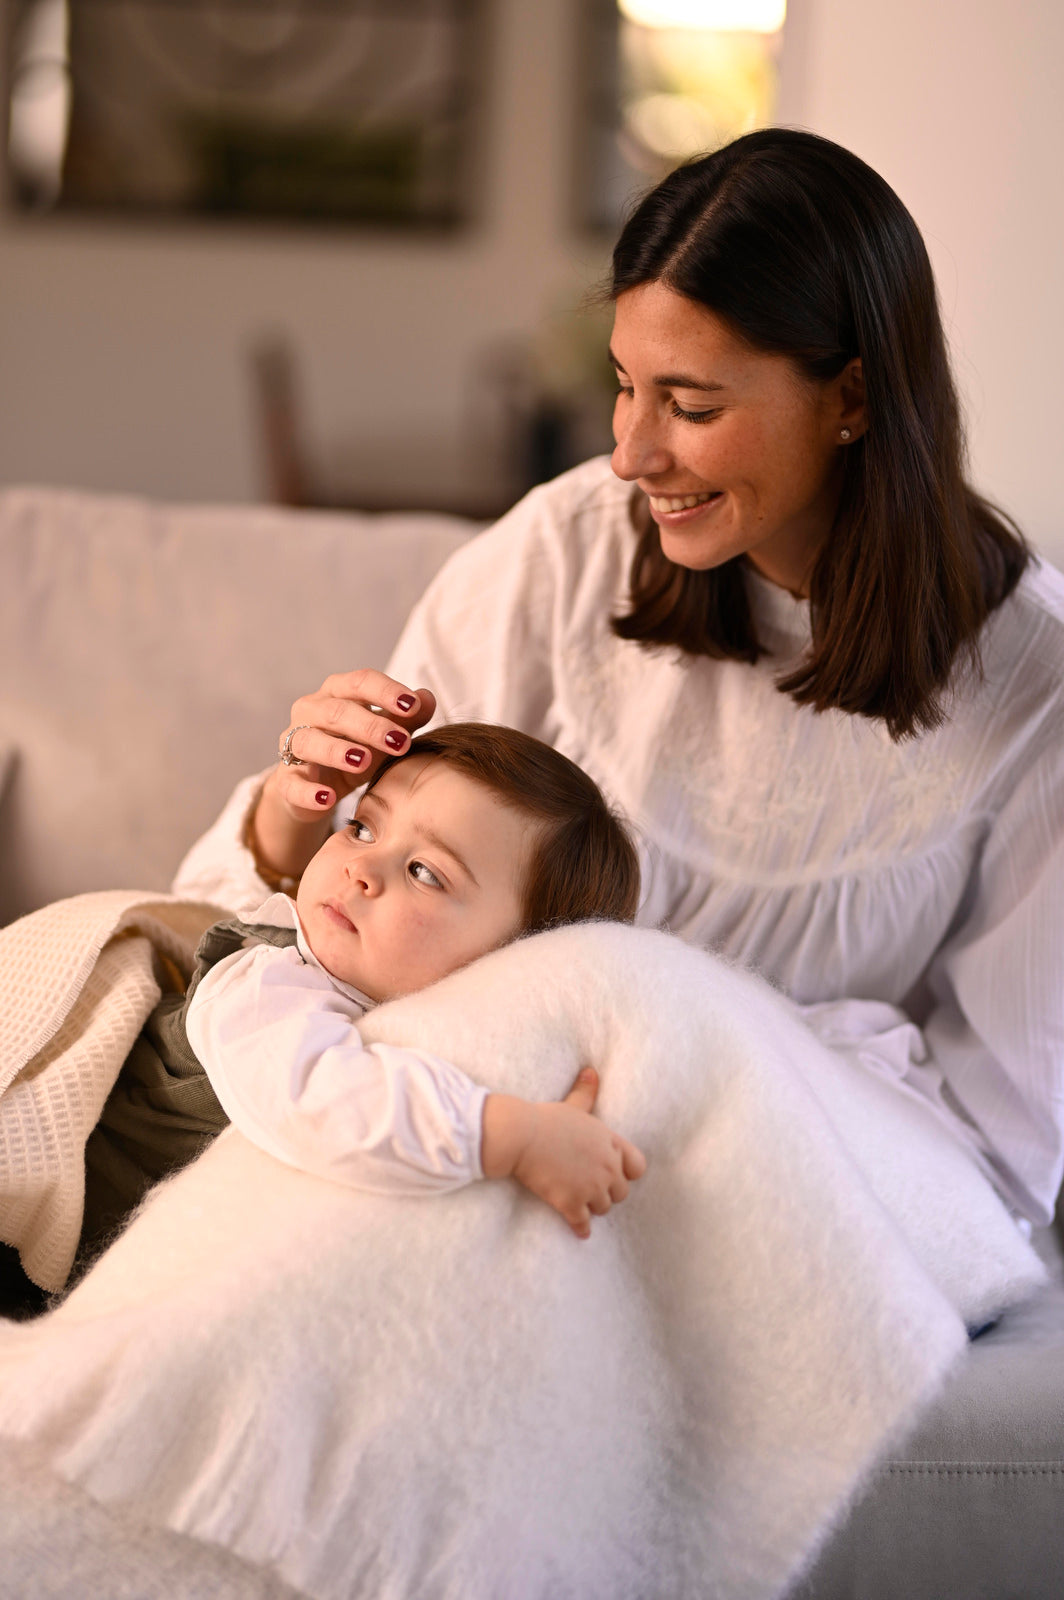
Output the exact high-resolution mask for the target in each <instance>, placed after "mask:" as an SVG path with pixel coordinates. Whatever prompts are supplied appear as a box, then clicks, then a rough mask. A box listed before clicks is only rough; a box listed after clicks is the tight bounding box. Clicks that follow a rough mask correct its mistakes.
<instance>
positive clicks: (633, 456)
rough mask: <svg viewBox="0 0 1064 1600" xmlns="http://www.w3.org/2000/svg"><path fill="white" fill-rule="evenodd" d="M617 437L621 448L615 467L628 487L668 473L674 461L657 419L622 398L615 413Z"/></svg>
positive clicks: (616, 451)
mask: <svg viewBox="0 0 1064 1600" xmlns="http://www.w3.org/2000/svg"><path fill="white" fill-rule="evenodd" d="M613 437H614V438H615V439H616V441H617V447H616V449H615V450H614V452H613V456H612V458H611V463H610V464H611V466H612V467H613V470H614V472H615V473H616V474H617V476H618V478H623V479H624V481H625V482H626V483H631V482H633V481H634V480H635V479H636V478H653V477H655V476H657V475H658V474H659V473H662V472H666V471H668V468H669V467H670V465H671V463H672V457H671V456H670V455H669V452H668V450H667V449H666V448H665V446H664V444H663V443H662V442H661V439H660V437H659V435H658V431H657V426H656V423H655V419H654V418H652V417H650V416H648V415H647V412H646V410H645V409H644V408H642V407H641V406H640V405H639V403H638V402H637V401H636V400H635V399H634V398H631V399H630V398H629V397H628V396H626V395H622V396H621V397H620V399H619V400H618V401H617V404H616V406H615V408H614V412H613Z"/></svg>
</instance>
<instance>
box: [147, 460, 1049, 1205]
mask: <svg viewBox="0 0 1064 1600" xmlns="http://www.w3.org/2000/svg"><path fill="white" fill-rule="evenodd" d="M630 498H631V490H630V488H629V487H628V486H627V485H625V484H623V483H621V482H620V481H619V480H618V479H617V478H615V477H614V475H613V473H612V472H611V470H610V466H609V462H608V460H607V459H606V458H601V459H597V460H594V461H589V462H587V463H585V464H584V465H583V466H581V467H578V468H576V469H575V470H574V471H572V472H569V473H566V474H565V475H563V476H562V477H561V478H558V479H556V480H555V481H554V482H553V483H550V484H546V485H543V486H542V487H540V488H538V489H535V490H533V491H532V493H531V494H529V495H528V496H526V498H525V499H524V500H523V501H521V502H520V504H519V505H517V506H515V507H514V509H513V510H512V511H511V512H510V513H508V515H507V516H505V517H504V518H503V519H502V520H501V521H500V522H499V523H497V524H496V525H495V527H493V528H491V529H489V530H488V531H487V532H486V533H484V534H481V535H480V536H479V537H478V538H476V539H474V540H472V541H471V542H470V543H469V544H468V545H467V546H465V547H463V548H462V549H461V550H459V551H458V552H457V554H456V555H454V556H453V557H452V558H451V560H450V561H449V562H448V563H447V565H446V566H445V567H444V568H443V570H442V571H441V572H440V574H439V575H438V576H437V578H436V579H435V580H434V582H433V583H432V584H431V585H430V587H429V589H428V591H427V593H426V594H425V596H424V597H423V599H422V600H421V602H420V603H419V604H418V606H417V607H416V608H415V610H414V612H413V614H412V615H411V618H410V620H409V622H408V624H407V627H406V629H405V631H404V633H403V636H402V638H401V640H400V642H399V644H398V646H397V648H396V650H395V653H394V655H393V658H392V661H391V663H390V665H389V667H388V671H389V672H390V673H391V674H392V675H393V676H394V677H396V678H398V679H399V680H400V681H401V682H403V683H406V684H408V685H411V686H414V687H418V686H422V685H424V686H427V687H429V688H431V689H432V690H433V691H434V693H435V694H436V696H437V698H438V700H439V714H438V720H442V721H454V720H458V719H467V718H470V719H475V720H482V721H490V722H500V723H506V724H509V725H511V726H514V727H518V728H523V729H525V730H526V731H528V732H529V733H533V734H536V735H537V736H539V737H540V738H542V739H545V740H547V741H548V742H549V743H551V744H554V745H556V746H557V748H558V749H560V750H562V751H564V753H565V754H566V755H568V756H570V757H572V759H573V760H574V761H577V762H578V763H579V764H580V765H581V766H582V767H584V768H585V769H586V770H587V771H588V772H589V773H590V774H591V776H592V777H593V778H595V779H596V781H597V782H598V783H599V784H600V786H601V787H602V788H603V790H604V791H605V792H606V794H607V795H608V796H609V797H610V799H611V800H612V801H613V803H614V804H615V805H616V806H617V807H618V808H619V809H620V810H621V811H622V812H623V813H624V814H625V815H626V816H627V817H628V818H629V819H630V821H631V822H632V824H633V826H634V828H635V830H636V833H637V836H638V839H639V842H640V850H641V858H642V867H643V879H644V888H643V896H644V898H643V903H642V907H641V910H640V913H639V921H640V922H643V923H648V924H657V925H660V926H664V927H667V928H669V929H671V930H672V931H673V932H675V933H677V934H679V935H680V936H682V937H683V938H685V939H688V940H690V941H692V942H694V943H697V944H699V945H702V946H705V947H707V948H712V949H715V950H717V951H720V952H722V953H723V954H725V955H726V956H728V957H729V958H731V959H733V960H735V961H737V962H741V963H743V964H744V965H747V966H750V967H753V968H755V969H757V970H758V971H760V972H761V973H762V974H764V975H765V976H766V977H767V978H768V979H769V980H770V981H772V982H773V983H774V984H776V985H777V986H778V987H780V988H781V989H783V990H784V991H785V992H786V993H787V994H788V995H790V996H791V997H792V998H793V999H795V1000H796V1001H798V1002H799V1003H800V1004H801V1005H803V1006H804V1007H806V1008H807V1017H808V1020H809V1021H810V1022H811V1024H812V1025H813V1026H814V1027H815V1028H817V1030H818V1031H819V1032H820V1033H821V1034H822V1036H823V1037H825V1038H826V1039H828V1040H829V1041H830V1042H831V1043H832V1044H834V1045H836V1046H837V1047H839V1048H841V1049H843V1050H845V1051H846V1052H847V1053H848V1054H850V1055H851V1056H852V1058H853V1060H854V1062H855V1064H859V1065H860V1066H861V1067H862V1068H864V1069H866V1070H872V1071H875V1072H878V1073H882V1074H885V1075H887V1076H888V1077H889V1078H890V1079H891V1080H892V1081H894V1082H895V1083H896V1084H897V1085H898V1087H899V1089H900V1090H901V1091H902V1092H905V1093H915V1094H919V1095H920V1096H921V1097H923V1098H925V1099H926V1100H928V1101H930V1102H931V1103H932V1104H933V1105H934V1106H935V1107H936V1109H937V1110H938V1112H939V1114H940V1116H941V1118H942V1120H943V1123H944V1125H945V1126H948V1127H949V1129H950V1131H951V1132H952V1133H953V1134H954V1136H955V1137H957V1138H958V1139H960V1140H962V1141H963V1142H965V1143H966V1144H967V1145H969V1147H970V1148H972V1149H973V1151H975V1152H976V1153H977V1155H978V1156H979V1158H980V1160H981V1162H983V1163H984V1164H988V1165H989V1167H990V1169H991V1170H992V1174H993V1176H994V1178H995V1181H996V1182H997V1183H998V1186H999V1188H1000V1189H1001V1192H1002V1193H1003V1195H1004V1196H1005V1198H1006V1199H1007V1200H1008V1201H1009V1203H1010V1204H1011V1205H1013V1206H1014V1207H1015V1208H1016V1209H1017V1210H1018V1211H1019V1212H1020V1213H1022V1214H1023V1215H1025V1216H1027V1217H1028V1218H1030V1219H1031V1220H1032V1221H1034V1222H1039V1223H1043V1222H1047V1221H1049V1219H1050V1217H1051V1215H1052V1212H1053V1207H1054V1202H1055V1197H1056V1193H1057V1190H1058V1188H1059V1186H1060V1181H1061V1176H1062V1168H1064V579H1062V578H1061V577H1060V575H1059V574H1058V573H1056V572H1055V571H1054V570H1053V569H1052V568H1049V567H1047V566H1045V565H1044V564H1040V563H1035V564H1033V565H1032V569H1031V570H1030V571H1029V572H1028V574H1027V575H1025V577H1024V579H1023V581H1022V582H1021V584H1020V586H1019V588H1018V590H1017V592H1016V593H1015V594H1014V595H1013V596H1012V597H1011V598H1010V599H1009V600H1008V601H1007V602H1006V603H1005V604H1004V605H1003V606H1002V607H1000V608H999V610H998V611H997V612H996V613H995V614H994V616H993V617H992V618H991V619H990V621H989V623H988V625H987V627H986V629H985V632H984V636H983V640H982V654H983V665H984V676H983V679H982V681H969V682H966V683H962V684H961V685H960V686H959V687H958V688H957V690H956V693H955V695H954V697H953V700H952V703H951V704H950V706H949V715H948V718H947V720H946V722H945V723H944V725H943V726H942V727H941V728H939V729H937V730H936V731H934V732H932V733H929V734H924V735H922V736H920V737H919V738H915V739H910V740H907V741H904V742H902V743H900V744H895V743H894V742H892V741H891V739H890V737H889V735H888V734H887V733H886V731H885V729H884V728H883V726H882V724H880V723H878V722H873V721H870V720H867V719H864V718H860V717H854V716H849V715H846V714H844V713H842V712H833V711H829V712H824V713H816V712H814V711H812V710H810V709H808V708H805V707H800V706H797V705H796V704H795V703H794V701H793V700H792V699H791V698H790V697H789V696H787V695H784V694H781V693H780V692H779V690H778V689H777V688H776V679H777V677H778V676H779V675H780V674H781V673H782V672H784V671H785V670H786V668H787V667H788V665H789V664H790V663H792V662H793V661H794V660H795V659H796V658H797V657H798V656H800V655H801V653H802V651H803V650H804V649H805V647H806V646H807V644H808V641H809V636H810V623H809V607H808V604H807V603H806V602H803V601H799V600H795V599H793V598H792V597H791V596H790V595H789V594H787V593H786V592H785V591H784V590H782V589H779V588H777V587H776V586H774V585H772V584H770V583H768V582H766V581H765V580H763V579H761V578H760V577H758V576H757V575H756V574H755V573H754V572H753V571H752V570H751V571H750V572H749V574H748V582H749V588H750V595H751V602H752V608H753V612H754V616H755V620H756V624H757V628H758V633H759V637H760V638H761V641H762V643H763V644H764V645H765V646H766V647H767V648H768V649H769V651H770V652H771V654H770V655H769V656H767V657H762V659H761V660H760V661H759V662H758V664H757V665H756V666H750V665H747V664H746V663H741V662H731V661H724V662H722V661H712V660H708V659H705V658H692V657H686V656H683V655H681V654H680V652H678V651H676V650H674V649H662V648H658V649H654V650H648V649H646V648H644V647H642V646H640V645H637V644H632V643H627V642H625V641H623V640H620V639H618V638H616V636H615V635H614V634H613V633H612V632H611V631H610V627H609V620H610V618H611V616H614V615H617V614H618V613H619V612H620V611H621V610H622V609H624V607H625V605H626V598H627V594H628V584H629V568H630V565H631V559H632V554H633V550H634V546H635V537H636V536H635V533H634V530H633V528H632V524H631V519H630V515H629V505H630ZM252 793H253V789H252V787H251V786H250V784H249V785H245V786H243V787H242V789H241V790H240V791H238V792H237V794H236V795H234V797H233V800H232V801H231V802H230V806H229V807H228V808H227V813H226V814H225V815H224V816H223V818H222V819H220V820H219V823H218V824H216V826H215V829H213V830H212V832H211V834H209V835H207V836H206V837H205V838H204V840H202V841H201V842H200V844H199V846H197V847H195V848H194V850H193V852H192V853H191V855H190V857H189V858H188V859H187V862H186V865H185V867H183V868H182V871H181V873H179V876H178V880H177V883H176V885H175V887H176V888H177V889H178V892H181V893H189V894H193V893H194V894H196V895H200V896H205V897H207V898H210V897H212V895H213V897H214V898H218V896H219V894H220V893H221V894H228V895H229V896H230V898H229V899H226V900H223V903H233V897H235V895H236V893H237V892H238V891H239V892H243V893H244V894H245V895H247V894H248V893H250V890H251V884H252V883H254V884H255V885H256V886H257V897H258V898H259V899H261V898H262V887H261V884H258V880H257V879H255V878H254V873H253V866H252V865H251V863H250V857H249V856H248V855H247V852H246V851H243V850H242V847H241V846H240V845H239V826H240V819H241V818H242V815H243V812H244V810H245V809H246V807H247V804H248V802H249V799H250V797H251V795H252ZM346 809H347V811H350V809H351V806H350V804H349V805H348V807H347V808H346ZM241 886H243V887H242V888H241Z"/></svg>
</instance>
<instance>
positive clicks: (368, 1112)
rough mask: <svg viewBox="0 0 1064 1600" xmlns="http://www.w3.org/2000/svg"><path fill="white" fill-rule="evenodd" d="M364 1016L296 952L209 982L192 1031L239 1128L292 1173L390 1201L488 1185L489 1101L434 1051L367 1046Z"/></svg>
mask: <svg viewBox="0 0 1064 1600" xmlns="http://www.w3.org/2000/svg"><path fill="white" fill-rule="evenodd" d="M356 1016H357V1012H356V1011H355V1008H353V1007H352V1005H351V1003H350V1002H349V1001H348V1000H346V999H345V997H344V996H342V995H340V994H338V993H337V992H336V990H335V989H334V988H333V987H332V985H331V984H330V983H329V981H328V979H327V978H326V977H325V976H324V974H323V973H322V972H321V971H320V970H319V969H318V968H316V967H313V966H310V965H309V964H307V963H305V962H303V961H302V960H301V959H300V957H299V956H298V954H297V952H296V951H295V950H294V949H285V950H277V949H275V948H273V947H272V946H269V945H257V946H254V947H253V948H252V949H250V950H247V951H243V952H241V953H240V954H239V955H236V956H231V957H229V958H228V960H226V961H221V962H219V963H218V965H217V966H216V967H214V968H213V969H212V970H211V971H210V972H209V973H208V974H207V975H206V976H205V977H204V979H203V980H202V982H201V983H200V985H199V988H198V989H197V991H196V993H195V995H194V996H193V998H192V1000H191V1001H190V1003H189V1007H188V1012H187V1020H186V1026H187V1030H188V1040H189V1044H190V1045H191V1047H192V1049H193V1051H194V1052H195V1054H196V1056H197V1058H198V1060H199V1061H200V1063H201V1065H202V1066H203V1068H204V1070H205V1071H206V1073H207V1076H208V1078H209V1079H210V1081H211V1084H212V1086H213V1088H214V1091H215V1093H216V1094H217V1096H218V1099H219V1101H220V1102H221V1105H222V1108H223V1110H224V1111H225V1113H226V1115H227V1116H228V1117H229V1119H230V1121H231V1122H232V1123H233V1125H234V1126H235V1127H237V1128H238V1129H239V1130H240V1132H241V1133H243V1134H244V1135H245V1137H246V1138H248V1139H250V1140H251V1141H252V1143H253V1144H256V1145H258V1146H259V1148H260V1149H262V1150H266V1151H267V1152H268V1153H269V1154H270V1155H272V1156H275V1157H276V1158H277V1159H278V1160H281V1161H284V1162H286V1163H287V1164H288V1165H289V1166H293V1167H298V1168H300V1169H301V1170H302V1171H304V1172H311V1173H314V1174H316V1175H317V1176H319V1177H324V1178H330V1179H332V1180H334V1181H335V1182H339V1183H346V1184H349V1185H350V1186H351V1187H353V1188H358V1189H368V1190H372V1191H375V1192H379V1193H390V1194H424V1193H425V1192H426V1191H434V1192H436V1193H439V1192H443V1191H446V1190H449V1189H455V1188H460V1187H462V1186H463V1185H464V1184H467V1183H471V1182H473V1181H474V1180H475V1179H477V1178H479V1177H481V1176H482V1173H481V1167H480V1124H481V1111H482V1107H483V1103H484V1100H485V1098H486V1091H485V1090H484V1089H483V1088H481V1087H480V1086H479V1085H477V1084H475V1083H473V1082H472V1080H471V1079H470V1078H468V1077H467V1076H466V1075H465V1073H462V1072H459V1071H458V1069H457V1068H456V1067H453V1066H451V1065H450V1063H449V1062H446V1061H444V1060H442V1059H440V1058H439V1057H436V1056H432V1055H430V1054H429V1053H428V1052H423V1051H416V1050H403V1049H400V1048H398V1047H396V1046H392V1045H371V1046H368V1047H367V1046H365V1045H364V1044H363V1043H362V1039H361V1037H360V1035H359V1033H358V1029H357V1027H356V1026H355V1018H356Z"/></svg>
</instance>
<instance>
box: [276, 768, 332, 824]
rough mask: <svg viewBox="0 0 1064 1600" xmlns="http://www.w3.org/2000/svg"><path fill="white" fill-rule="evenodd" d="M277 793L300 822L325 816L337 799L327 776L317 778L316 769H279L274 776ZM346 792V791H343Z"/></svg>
mask: <svg viewBox="0 0 1064 1600" xmlns="http://www.w3.org/2000/svg"><path fill="white" fill-rule="evenodd" d="M274 781H275V784H276V787H277V793H278V795H279V796H280V797H281V799H283V801H284V803H285V804H286V805H287V806H288V807H289V808H290V810H291V811H292V812H294V813H295V814H296V816H298V817H299V818H301V819H302V820H307V821H309V820H310V818H312V817H320V816H323V815H325V814H327V813H328V812H329V811H330V810H331V809H332V807H333V806H334V805H335V804H336V802H337V800H338V799H339V795H338V794H337V792H336V787H335V785H334V784H332V783H330V782H329V778H328V776H320V777H319V776H318V769H317V768H316V767H306V766H304V767H288V768H285V767H283V766H282V767H279V768H278V769H277V772H276V774H275V775H274ZM344 792H345V793H346V792H347V791H346V790H345V791H344Z"/></svg>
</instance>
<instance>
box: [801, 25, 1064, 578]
mask: <svg viewBox="0 0 1064 1600" xmlns="http://www.w3.org/2000/svg"><path fill="white" fill-rule="evenodd" d="M788 29H789V30H790V32H791V38H790V39H789V40H788V48H789V58H788V62H787V66H788V74H787V76H786V79H785V82H784V85H783V88H784V95H783V104H782V105H781V107H780V117H779V120H780V121H781V122H795V123H801V124H802V125H803V126H806V127H809V128H813V129H815V131H816V132H818V133H823V134H826V135H827V136H828V137H829V138H831V139H837V140H838V141H839V143H840V144H845V145H848V146H850V147H851V148H852V149H854V150H855V151H856V152H857V153H858V155H860V156H862V157H863V158H864V159H865V160H866V161H868V162H869V163H870V164H871V165H872V166H873V167H875V168H877V169H878V171H880V172H881V173H882V174H883V176H884V177H885V178H886V179H887V181H888V182H889V183H890V184H891V185H892V186H893V187H894V188H895V189H896V190H897V191H898V193H899V194H900V195H901V197H902V199H903V200H904V201H905V203H906V205H907V206H908V207H909V209H910V211H911V212H912V213H913V215H914V216H915V218H916V221H917V223H918V224H919V226H920V228H921V229H922V231H923V234H924V237H925V239H926V241H927V244H928V248H929V250H930V254H931V259H932V261H933V263H934V267H935V273H936V276H937V278H938V285H939V295H940V298H941V301H942V308H943V312H944V316H945V321H946V326H947V329H948V332H949V335H950V338H951V341H952V345H953V352H954V359H955V364H956V371H957V378H958V381H959V386H960V389H961V393H962V396H963V398H964V401H965V407H966V412H967V417H968V425H969V441H970V445H971V456H972V476H973V478H974V480H975V482H976V484H977V485H978V486H979V487H980V488H981V489H982V490H983V491H984V492H985V493H988V494H990V495H991V496H992V497H993V498H994V499H996V500H998V501H999V502H1000V503H1001V504H1002V505H1003V506H1005V507H1006V509H1008V510H1010V511H1011V512H1012V513H1013V515H1014V516H1015V517H1016V518H1017V519H1018V521H1019V522H1020V523H1021V525H1022V526H1023V527H1024V529H1025V530H1026V531H1027V532H1028V534H1029V535H1030V537H1031V538H1032V539H1033V540H1034V541H1035V543H1036V544H1037V545H1038V546H1039V547H1040V548H1041V549H1043V550H1044V551H1045V553H1046V554H1047V555H1049V556H1050V557H1051V559H1053V560H1055V561H1056V562H1057V564H1058V565H1061V566H1064V487H1062V484H1061V475H1060V470H1059V467H1058V458H1059V455H1060V447H1059V444H1058V442H1057V430H1058V428H1059V427H1060V401H1059V397H1058V388H1057V385H1058V383H1059V381H1060V374H1061V372H1064V315H1062V314H1061V298H1062V293H1064V184H1062V181H1061V165H1062V162H1064V92H1062V84H1064V4H1062V3H1061V0H932V3H931V4H929V3H928V0H790V6H789V18H788Z"/></svg>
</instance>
